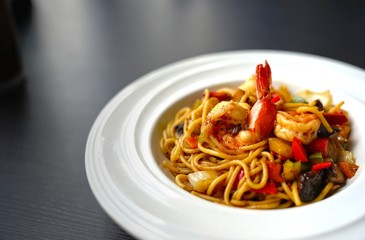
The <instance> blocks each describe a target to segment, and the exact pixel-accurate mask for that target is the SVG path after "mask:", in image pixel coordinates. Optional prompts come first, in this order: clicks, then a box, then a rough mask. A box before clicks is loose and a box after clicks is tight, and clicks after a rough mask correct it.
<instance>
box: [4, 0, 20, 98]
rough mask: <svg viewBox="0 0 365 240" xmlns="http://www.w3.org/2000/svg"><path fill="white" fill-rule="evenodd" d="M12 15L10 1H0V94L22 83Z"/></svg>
mask: <svg viewBox="0 0 365 240" xmlns="http://www.w3.org/2000/svg"><path fill="white" fill-rule="evenodd" d="M15 31H16V30H15V21H14V14H13V10H12V6H11V1H10V0H0V94H6V93H9V92H11V91H12V90H14V89H15V88H16V87H18V86H20V84H21V83H22V82H23V79H24V78H23V68H22V64H21V59H20V56H19V51H18V46H17V40H16V34H15Z"/></svg>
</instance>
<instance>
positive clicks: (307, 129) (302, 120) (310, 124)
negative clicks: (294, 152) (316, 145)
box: [274, 111, 321, 144]
mask: <svg viewBox="0 0 365 240" xmlns="http://www.w3.org/2000/svg"><path fill="white" fill-rule="evenodd" d="M320 126H321V121H320V120H319V118H318V117H317V115H315V114H312V113H297V112H295V111H290V112H284V111H278V112H277V115H276V124H275V127H274V134H275V135H276V136H277V137H278V138H281V139H284V140H286V141H289V142H292V141H293V138H294V137H297V138H299V139H300V140H301V142H302V143H303V144H309V143H310V142H312V141H313V140H314V139H315V138H316V137H317V131H318V129H319V127H320Z"/></svg>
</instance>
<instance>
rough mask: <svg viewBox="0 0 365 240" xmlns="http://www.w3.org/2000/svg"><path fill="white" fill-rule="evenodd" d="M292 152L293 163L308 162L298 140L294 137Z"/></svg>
mask: <svg viewBox="0 0 365 240" xmlns="http://www.w3.org/2000/svg"><path fill="white" fill-rule="evenodd" d="M292 151H293V157H294V160H295V161H300V162H308V157H307V153H306V151H305V149H304V146H303V144H302V142H301V141H300V139H299V138H297V137H294V138H293V142H292Z"/></svg>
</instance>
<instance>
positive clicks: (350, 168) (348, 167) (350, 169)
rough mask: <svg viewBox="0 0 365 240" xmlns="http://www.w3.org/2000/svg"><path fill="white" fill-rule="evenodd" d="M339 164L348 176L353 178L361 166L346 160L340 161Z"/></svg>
mask: <svg viewBox="0 0 365 240" xmlns="http://www.w3.org/2000/svg"><path fill="white" fill-rule="evenodd" d="M338 166H340V168H341V170H342V172H343V174H345V176H346V177H347V178H352V177H353V176H355V173H356V171H357V169H358V168H359V166H358V165H356V164H353V163H349V162H346V161H342V162H339V163H338Z"/></svg>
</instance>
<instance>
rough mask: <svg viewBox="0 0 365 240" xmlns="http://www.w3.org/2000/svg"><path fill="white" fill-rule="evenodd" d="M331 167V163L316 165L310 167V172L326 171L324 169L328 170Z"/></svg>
mask: <svg viewBox="0 0 365 240" xmlns="http://www.w3.org/2000/svg"><path fill="white" fill-rule="evenodd" d="M331 165H332V162H322V163H317V164H314V165H313V166H312V171H319V170H322V169H326V168H329V167H330V166H331Z"/></svg>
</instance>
